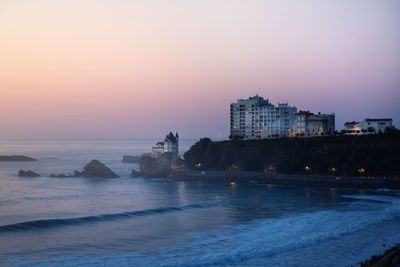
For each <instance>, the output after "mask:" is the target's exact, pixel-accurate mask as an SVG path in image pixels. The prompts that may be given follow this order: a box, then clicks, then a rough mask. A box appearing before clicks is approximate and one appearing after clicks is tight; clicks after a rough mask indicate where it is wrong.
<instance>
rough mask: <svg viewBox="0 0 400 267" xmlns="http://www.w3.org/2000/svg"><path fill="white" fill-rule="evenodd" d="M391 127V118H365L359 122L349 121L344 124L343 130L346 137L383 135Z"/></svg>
mask: <svg viewBox="0 0 400 267" xmlns="http://www.w3.org/2000/svg"><path fill="white" fill-rule="evenodd" d="M391 127H393V119H391V118H381V119H371V118H366V119H364V120H363V121H361V122H356V121H351V122H346V123H345V124H344V130H345V132H346V134H348V135H361V134H376V133H380V132H382V133H383V132H384V131H385V130H386V129H387V128H391Z"/></svg>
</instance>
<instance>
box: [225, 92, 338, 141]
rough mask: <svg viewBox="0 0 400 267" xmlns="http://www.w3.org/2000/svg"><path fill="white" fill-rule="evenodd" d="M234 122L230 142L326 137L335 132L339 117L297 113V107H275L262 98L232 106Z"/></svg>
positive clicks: (232, 122)
mask: <svg viewBox="0 0 400 267" xmlns="http://www.w3.org/2000/svg"><path fill="white" fill-rule="evenodd" d="M230 119H231V121H230V133H231V134H230V139H245V140H247V139H264V138H274V137H285V136H287V137H294V136H305V137H306V136H322V135H331V134H334V132H335V114H321V113H318V114H314V113H311V112H309V111H300V112H299V113H297V108H296V107H295V106H289V105H288V104H287V103H284V104H280V103H279V104H278V106H274V105H272V104H271V103H270V102H269V101H268V99H264V98H262V97H260V96H258V95H256V96H253V97H249V98H248V99H239V100H238V101H237V102H236V103H232V104H231V106H230Z"/></svg>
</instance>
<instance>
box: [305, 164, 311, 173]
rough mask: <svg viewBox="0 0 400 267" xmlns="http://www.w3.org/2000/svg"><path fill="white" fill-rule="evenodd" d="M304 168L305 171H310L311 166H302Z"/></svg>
mask: <svg viewBox="0 0 400 267" xmlns="http://www.w3.org/2000/svg"><path fill="white" fill-rule="evenodd" d="M304 170H305V171H306V172H311V170H312V169H311V166H308V165H306V166H305V167H304Z"/></svg>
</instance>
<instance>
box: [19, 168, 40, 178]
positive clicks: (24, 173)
mask: <svg viewBox="0 0 400 267" xmlns="http://www.w3.org/2000/svg"><path fill="white" fill-rule="evenodd" d="M18 176H19V177H39V176H40V174H38V173H36V172H34V171H31V170H27V171H24V170H20V171H19V172H18Z"/></svg>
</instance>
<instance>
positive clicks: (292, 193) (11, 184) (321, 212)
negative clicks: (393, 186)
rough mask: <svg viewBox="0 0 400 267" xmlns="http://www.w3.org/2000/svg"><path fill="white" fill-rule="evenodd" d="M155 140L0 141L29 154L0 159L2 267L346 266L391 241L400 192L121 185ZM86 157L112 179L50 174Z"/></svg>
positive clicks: (3, 150)
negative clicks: (25, 172) (131, 160)
mask: <svg viewBox="0 0 400 267" xmlns="http://www.w3.org/2000/svg"><path fill="white" fill-rule="evenodd" d="M153 143H154V141H146V140H139V141H24V142H22V141H0V154H23V155H28V156H32V157H35V158H37V159H38V161H37V162H24V163H22V162H0V266H350V265H351V264H357V263H358V262H359V261H361V260H363V259H365V258H368V257H370V256H371V255H372V254H378V253H381V252H383V251H384V250H385V249H386V248H387V247H388V246H391V245H393V244H395V243H399V242H400V231H398V229H399V226H400V193H399V192H397V191H384V190H382V191H379V190H355V189H334V188H308V187H278V186H271V185H267V184H254V183H250V182H249V183H238V184H236V185H235V186H232V185H230V184H227V183H225V182H176V181H172V180H168V179H144V178H129V173H130V171H131V170H132V169H137V168H138V166H137V165H136V164H124V163H121V159H122V156H123V155H126V154H132V155H135V154H140V153H144V152H149V149H150V147H151V146H152V145H153ZM192 143H193V142H192V141H185V142H182V144H181V148H182V149H181V150H182V152H184V151H185V150H187V149H188V148H189V146H190V145H191V144H192ZM91 159H99V160H101V161H102V162H104V163H105V164H107V165H108V166H109V167H111V168H112V169H113V170H114V171H115V172H117V173H118V174H119V175H121V178H118V179H87V178H49V177H48V175H49V174H50V173H70V172H72V171H73V170H75V169H81V168H82V167H83V166H84V165H85V164H86V163H87V162H88V161H89V160H91ZM19 169H31V170H34V171H36V172H38V173H40V174H42V175H43V176H42V177H39V178H20V177H18V176H17V172H18V170H19ZM383 244H385V245H386V247H384V246H383Z"/></svg>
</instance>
